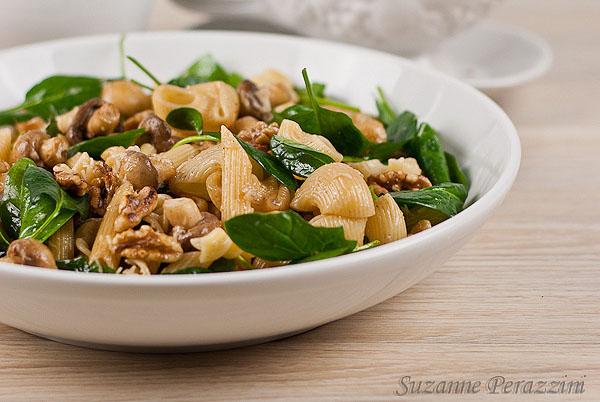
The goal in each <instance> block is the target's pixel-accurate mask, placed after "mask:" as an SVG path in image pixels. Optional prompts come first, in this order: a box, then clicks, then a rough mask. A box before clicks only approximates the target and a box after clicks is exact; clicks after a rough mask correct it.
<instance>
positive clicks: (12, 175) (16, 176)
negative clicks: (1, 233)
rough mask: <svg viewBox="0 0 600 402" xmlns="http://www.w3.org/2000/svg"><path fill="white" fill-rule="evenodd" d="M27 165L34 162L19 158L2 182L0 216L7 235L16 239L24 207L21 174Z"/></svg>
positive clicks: (23, 188) (23, 187) (23, 189)
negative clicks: (2, 192) (2, 191)
mask: <svg viewBox="0 0 600 402" xmlns="http://www.w3.org/2000/svg"><path fill="white" fill-rule="evenodd" d="M29 166H35V163H34V162H33V161H32V160H31V159H28V158H22V159H19V160H18V161H17V162H16V163H15V164H14V165H12V167H11V168H10V169H9V171H8V174H7V175H6V180H5V182H4V194H3V196H2V203H1V204H0V218H1V219H2V225H3V226H4V229H5V230H6V232H7V233H8V235H9V236H10V237H11V238H13V239H17V238H18V237H19V233H20V231H21V211H22V210H23V207H24V204H25V202H24V197H25V190H26V188H25V186H23V176H24V174H25V170H26V169H27V167H29Z"/></svg>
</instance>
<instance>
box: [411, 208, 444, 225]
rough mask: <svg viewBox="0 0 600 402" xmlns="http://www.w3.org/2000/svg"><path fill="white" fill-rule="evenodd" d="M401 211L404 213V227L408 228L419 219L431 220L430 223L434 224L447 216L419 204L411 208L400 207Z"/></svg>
mask: <svg viewBox="0 0 600 402" xmlns="http://www.w3.org/2000/svg"><path fill="white" fill-rule="evenodd" d="M402 212H403V213H404V220H405V222H406V228H407V229H408V230H410V229H411V228H412V227H413V226H414V225H416V224H417V223H418V222H419V221H421V220H428V221H429V222H431V225H433V226H435V225H437V224H438V223H440V222H443V221H445V220H446V219H448V216H446V215H445V214H443V213H441V212H440V211H436V210H435V209H431V208H426V207H421V206H417V207H412V208H407V207H406V206H405V207H404V208H402Z"/></svg>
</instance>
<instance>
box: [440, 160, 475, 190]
mask: <svg viewBox="0 0 600 402" xmlns="http://www.w3.org/2000/svg"><path fill="white" fill-rule="evenodd" d="M445 155H446V162H447V163H448V170H449V172H450V180H452V182H453V183H460V184H462V185H463V186H465V188H466V189H467V190H469V181H468V180H467V176H465V174H464V173H463V171H462V170H460V166H459V165H458V161H457V160H456V158H455V157H454V155H452V154H451V153H448V152H446V153H445Z"/></svg>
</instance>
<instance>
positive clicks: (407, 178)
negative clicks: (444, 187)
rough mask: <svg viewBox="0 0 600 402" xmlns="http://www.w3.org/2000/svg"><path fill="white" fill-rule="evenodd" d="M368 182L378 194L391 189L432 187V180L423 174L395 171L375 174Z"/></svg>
mask: <svg viewBox="0 0 600 402" xmlns="http://www.w3.org/2000/svg"><path fill="white" fill-rule="evenodd" d="M367 184H369V185H370V186H373V189H374V190H375V193H376V194H377V195H380V194H385V193H388V192H390V191H402V190H420V189H422V188H426V187H431V182H430V181H429V179H428V178H427V177H425V176H423V175H416V174H412V173H410V174H407V173H404V172H394V171H387V172H383V173H379V174H373V175H371V176H369V177H368V178H367Z"/></svg>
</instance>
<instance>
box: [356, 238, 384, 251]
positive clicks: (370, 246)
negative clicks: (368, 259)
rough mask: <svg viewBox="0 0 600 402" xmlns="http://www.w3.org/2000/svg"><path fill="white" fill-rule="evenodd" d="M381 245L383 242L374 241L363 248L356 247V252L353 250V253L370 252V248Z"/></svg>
mask: <svg viewBox="0 0 600 402" xmlns="http://www.w3.org/2000/svg"><path fill="white" fill-rule="evenodd" d="M379 245H381V241H379V240H373V241H372V242H370V243H367V244H363V245H362V246H358V247H355V248H354V250H352V252H353V253H356V252H357V251H363V250H368V249H370V248H373V247H377V246H379Z"/></svg>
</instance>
